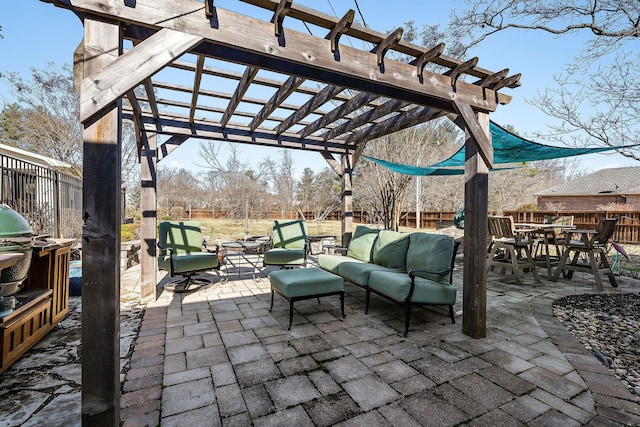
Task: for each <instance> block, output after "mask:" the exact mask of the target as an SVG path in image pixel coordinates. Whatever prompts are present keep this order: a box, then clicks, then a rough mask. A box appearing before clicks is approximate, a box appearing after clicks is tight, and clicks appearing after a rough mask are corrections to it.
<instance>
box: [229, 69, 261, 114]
mask: <svg viewBox="0 0 640 427" xmlns="http://www.w3.org/2000/svg"><path fill="white" fill-rule="evenodd" d="M258 71H260V70H259V69H258V68H254V67H247V68H246V69H245V70H244V74H243V75H242V78H241V79H240V82H239V83H238V86H237V87H236V90H235V92H234V93H233V95H232V96H231V99H230V100H229V105H228V106H227V111H225V112H224V115H223V116H222V119H221V120H220V124H221V125H222V127H225V126H227V124H228V123H229V120H231V116H232V115H233V113H234V111H235V110H236V108H238V104H240V101H242V100H243V98H244V94H245V93H246V92H247V90H248V89H249V86H250V85H251V82H252V81H253V79H254V77H255V76H256V74H258Z"/></svg>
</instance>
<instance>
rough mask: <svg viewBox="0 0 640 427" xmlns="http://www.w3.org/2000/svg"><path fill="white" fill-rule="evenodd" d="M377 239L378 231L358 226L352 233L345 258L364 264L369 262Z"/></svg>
mask: <svg viewBox="0 0 640 427" xmlns="http://www.w3.org/2000/svg"><path fill="white" fill-rule="evenodd" d="M377 237H378V230H376V229H373V228H369V227H366V226H364V225H359V226H357V227H356V230H355V231H354V232H353V237H351V242H349V247H348V248H347V256H349V257H351V258H355V259H357V260H360V261H364V262H371V261H372V258H371V254H372V252H373V244H374V242H375V241H376V238H377Z"/></svg>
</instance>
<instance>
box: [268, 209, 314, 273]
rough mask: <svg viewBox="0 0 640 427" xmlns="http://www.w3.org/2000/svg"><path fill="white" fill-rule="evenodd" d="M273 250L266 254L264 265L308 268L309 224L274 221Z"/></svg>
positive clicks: (298, 221) (302, 221)
mask: <svg viewBox="0 0 640 427" xmlns="http://www.w3.org/2000/svg"><path fill="white" fill-rule="evenodd" d="M272 244H273V249H269V250H268V251H266V252H265V253H264V259H263V264H264V266H265V267H267V266H269V265H277V266H280V268H293V267H295V266H302V267H306V265H307V254H308V253H309V235H308V233H307V222H306V221H304V220H295V221H274V223H273V232H272Z"/></svg>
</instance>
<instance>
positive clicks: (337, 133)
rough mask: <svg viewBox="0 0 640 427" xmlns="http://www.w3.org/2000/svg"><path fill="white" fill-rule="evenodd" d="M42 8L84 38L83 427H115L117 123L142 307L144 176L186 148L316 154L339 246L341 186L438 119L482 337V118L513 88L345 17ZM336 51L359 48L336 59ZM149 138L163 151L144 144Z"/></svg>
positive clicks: (89, 0) (473, 322) (164, 4)
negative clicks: (455, 177) (379, 144)
mask: <svg viewBox="0 0 640 427" xmlns="http://www.w3.org/2000/svg"><path fill="white" fill-rule="evenodd" d="M42 1H45V2H49V3H53V4H55V5H56V6H59V7H62V8H66V9H69V10H70V11H72V12H74V13H76V14H77V15H78V16H80V17H81V18H82V19H83V23H84V27H85V36H84V41H83V43H81V45H80V46H79V47H78V49H77V50H76V52H75V55H74V59H75V61H76V63H75V64H74V71H75V73H76V78H75V86H76V87H77V88H79V91H80V99H81V103H80V119H81V121H82V123H83V125H84V128H85V133H84V139H85V144H84V148H85V149H84V167H85V176H84V211H85V228H84V231H83V239H84V242H85V244H86V245H85V246H83V253H84V259H85V260H90V261H91V262H90V263H88V264H87V265H86V266H83V275H84V278H85V279H84V280H85V283H86V281H87V280H89V281H90V283H89V284H90V285H91V286H87V287H83V306H84V309H85V310H83V406H82V411H83V422H85V421H86V422H87V423H91V424H93V423H95V424H100V425H102V424H110V425H117V424H118V422H119V412H118V411H119V389H118V387H117V385H118V382H119V376H118V372H119V366H118V360H119V354H118V353H119V348H118V336H117V329H118V323H117V322H118V313H119V306H118V301H116V298H115V296H116V295H117V293H118V290H119V262H118V259H119V237H118V236H119V221H118V220H119V218H120V211H121V209H122V207H121V206H120V167H119V163H118V162H119V155H120V148H121V147H120V145H121V140H120V138H121V135H120V128H121V121H122V120H123V119H124V120H130V121H132V122H133V123H134V124H135V127H136V133H137V135H136V138H137V142H138V148H139V153H140V159H141V176H142V193H141V204H142V226H141V234H142V240H143V242H144V243H143V244H144V246H143V256H142V260H141V264H142V297H147V296H154V295H155V288H156V276H155V275H156V271H157V267H156V264H155V238H156V228H155V227H156V201H157V198H156V197H157V195H156V187H157V181H156V180H157V176H156V165H157V162H158V161H161V160H163V159H165V158H167V157H168V156H170V155H171V153H172V152H173V151H175V150H176V149H177V148H178V147H181V146H182V145H184V144H185V143H186V141H188V140H189V139H191V138H197V139H202V140H210V141H224V142H235V143H241V144H251V145H263V146H269V147H278V148H290V149H297V150H306V151H316V152H318V153H319V154H320V155H321V156H322V158H323V159H325V160H326V161H327V163H328V164H329V166H330V167H331V168H332V169H333V170H334V171H335V172H336V173H337V174H338V175H340V177H341V182H342V199H343V204H342V211H343V218H342V242H343V244H347V243H348V241H349V240H350V237H351V231H352V223H351V221H352V215H351V213H352V188H351V178H352V176H351V175H352V171H353V168H354V167H355V165H356V163H357V161H358V159H359V158H360V156H361V155H362V153H363V151H364V149H365V147H366V143H367V141H370V140H372V139H375V138H379V137H381V136H384V135H388V134H390V133H393V132H396V131H399V130H402V129H406V128H409V127H411V126H415V125H418V124H420V123H424V122H426V121H429V120H433V119H436V118H439V117H448V118H449V119H451V120H453V121H454V122H455V123H456V124H457V125H458V126H460V127H462V128H463V129H464V130H465V132H466V136H467V139H466V146H467V149H466V155H467V159H466V165H465V174H466V180H465V182H466V183H465V211H466V213H465V224H466V225H467V227H466V229H465V245H464V257H465V270H464V279H463V296H464V299H463V304H464V307H463V331H464V332H465V333H466V334H468V335H470V336H473V337H476V338H480V337H483V336H484V335H485V334H486V316H485V312H484V310H485V305H484V304H485V298H486V268H485V264H486V259H485V257H484V254H485V252H486V248H484V247H483V246H484V242H485V241H486V239H487V230H486V228H487V227H486V216H487V201H488V199H487V193H488V189H487V186H488V179H487V173H488V168H489V167H490V166H491V164H492V157H493V154H492V147H491V141H490V134H489V119H488V117H489V113H491V112H493V111H495V110H496V109H497V108H498V106H499V105H502V104H507V103H509V102H510V100H511V97H510V96H508V95H505V94H503V93H501V92H500V90H501V89H503V88H514V87H517V86H519V84H520V83H519V79H520V75H519V74H515V75H511V76H509V71H508V70H502V71H499V72H492V71H489V70H486V69H484V68H481V67H478V62H479V61H478V59H477V58H473V59H471V60H468V61H462V60H458V59H455V58H451V57H448V56H447V55H444V53H443V52H444V44H443V43H440V44H437V45H435V46H432V47H429V48H423V47H420V46H416V45H414V44H411V43H408V42H406V41H404V40H402V39H401V35H402V29H401V28H399V29H397V30H396V31H394V32H392V33H391V34H382V33H378V32H376V31H373V30H371V29H369V28H365V27H362V26H360V25H356V24H354V22H353V21H354V16H355V14H354V11H352V10H350V11H348V12H347V13H346V14H345V15H343V16H342V17H340V18H334V17H330V16H328V15H325V14H322V13H319V12H317V11H314V10H312V9H309V8H306V7H304V6H300V5H297V4H295V3H294V2H292V0H280V1H275V0H242V1H244V2H245V3H249V4H252V5H254V6H257V7H259V8H263V9H266V10H268V11H270V12H272V13H273V15H272V16H273V17H272V19H271V22H265V21H261V20H259V19H255V18H252V17H250V16H246V15H242V14H239V13H236V12H233V11H230V10H225V9H222V8H219V7H216V6H215V5H214V1H213V0H204V3H203V2H199V1H196V0H135V1H130V0H124V1H123V0H42ZM300 21H301V22H302V23H303V24H304V25H307V24H311V25H313V26H314V27H319V28H321V29H324V30H326V32H324V33H323V35H322V36H320V37H318V36H314V35H312V34H307V33H305V32H301V31H296V30H294V29H292V28H293V26H294V25H295V24H299V23H300ZM290 24H294V25H290ZM345 37H349V38H351V39H356V40H359V41H363V42H366V43H369V44H370V49H369V50H366V49H356V48H354V47H351V46H347V45H345V44H341V41H343V40H344V39H345ZM390 52H394V54H393V55H390ZM158 135H163V136H166V137H167V140H166V141H165V142H164V143H161V142H159V141H157V136H158ZM85 301H86V304H85ZM85 311H86V316H87V317H86V319H85ZM105 322H107V323H108V325H107V326H108V327H107V329H108V332H107V333H105V334H102V335H101V336H100V337H97V338H96V337H94V336H90V335H89V334H90V332H87V343H88V344H87V345H85V333H84V328H85V327H86V328H93V329H94V330H95V329H97V328H101V327H102V326H103V325H102V324H103V323H105ZM96 340H97V341H96ZM94 344H95V345H94ZM100 344H102V345H100ZM107 344H108V345H107ZM105 349H106V350H105ZM105 352H106V354H105ZM85 379H86V381H87V382H86V383H85Z"/></svg>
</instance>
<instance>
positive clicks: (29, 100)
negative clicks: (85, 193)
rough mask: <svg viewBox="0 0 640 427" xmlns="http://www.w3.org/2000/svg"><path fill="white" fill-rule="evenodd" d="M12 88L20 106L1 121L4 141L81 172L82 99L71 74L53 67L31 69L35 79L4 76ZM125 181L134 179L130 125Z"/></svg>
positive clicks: (126, 128) (134, 151) (126, 133)
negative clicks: (75, 90) (56, 160)
mask: <svg viewBox="0 0 640 427" xmlns="http://www.w3.org/2000/svg"><path fill="white" fill-rule="evenodd" d="M0 78H2V79H4V80H5V81H6V82H7V84H8V85H9V86H10V87H11V89H12V92H13V95H14V97H15V100H16V102H15V103H14V104H7V105H4V106H3V111H2V120H1V121H0V126H1V127H2V129H0V138H1V141H2V143H5V144H9V145H14V146H17V147H19V148H22V149H24V150H28V151H31V152H34V153H38V154H42V155H45V156H48V157H51V158H54V159H58V160H62V161H65V162H67V163H70V164H71V165H72V166H74V167H75V168H76V171H77V173H78V174H81V172H82V124H81V123H80V121H79V119H78V117H79V111H80V96H79V95H78V94H76V93H74V91H73V70H72V68H71V67H70V66H69V65H68V64H65V65H63V66H62V68H61V69H58V68H56V66H55V64H54V63H50V64H49V65H48V67H47V68H46V69H43V70H40V69H36V68H32V69H31V80H26V79H25V78H23V77H22V76H20V75H19V74H18V73H6V74H0ZM123 129H124V132H123V144H122V161H123V163H122V171H123V181H125V182H126V181H129V180H130V177H131V176H135V169H137V160H138V158H137V148H136V147H137V146H136V142H135V134H134V131H133V127H132V125H130V124H127V125H125V126H124V128H123Z"/></svg>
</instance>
